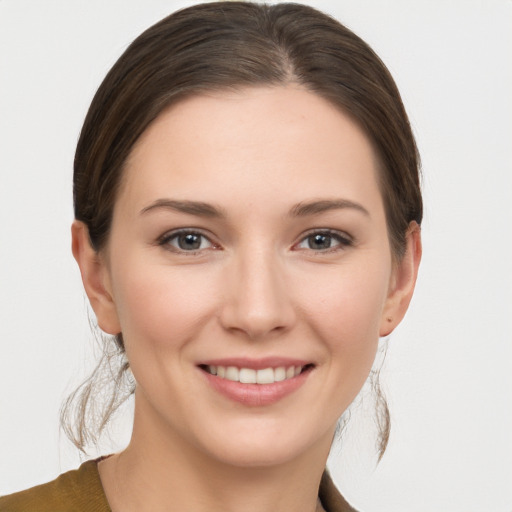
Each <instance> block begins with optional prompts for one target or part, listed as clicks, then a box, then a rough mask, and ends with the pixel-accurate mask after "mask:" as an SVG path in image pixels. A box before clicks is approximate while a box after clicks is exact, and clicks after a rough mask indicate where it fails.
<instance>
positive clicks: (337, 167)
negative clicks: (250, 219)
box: [120, 86, 380, 207]
mask: <svg viewBox="0 0 512 512" xmlns="http://www.w3.org/2000/svg"><path fill="white" fill-rule="evenodd" d="M376 169H377V162H376V158H375V153H374V151H373V149H372V146H371V143H370V141H369V140H368V138H367V136H366V135H365V134H364V132H363V131H362V130H361V129H360V128H359V126H358V125H357V124H356V123H355V122H354V121H352V120H351V118H350V117H349V116H347V115H346V114H344V113H343V112H342V111H340V110H339V109H338V108H336V107H335V106H333V105H332V104H331V103H329V102H328V101H326V100H325V99H323V98H321V97H320V96H318V95H316V94H314V93H312V92H309V91H307V90H304V89H303V88H300V87H298V86H297V87H294V86H287V87H258V88H245V89H240V90H238V91H230V92H215V93H211V94H203V95H197V96H192V97H189V98H187V99H184V100H182V101H179V102H178V103H176V104H174V105H172V106H171V107H170V108H169V109H167V110H166V111H164V112H163V113H162V114H161V115H160V116H159V117H158V118H157V119H156V120H155V121H154V122H153V123H152V124H151V125H150V126H149V128H148V129H147V130H146V131H145V132H144V133H143V135H142V136H141V137H140V139H139V141H138V142H137V144H136V145H135V147H134V149H133V150H132V153H131V155H130V157H129V159H128V162H127V165H126V168H125V175H124V179H123V182H124V183H123V187H122V190H121V194H120V196H122V199H123V200H125V201H128V202H129V203H133V204H135V203H138V204H136V207H138V206H141V207H142V206H143V205H142V204H141V202H143V201H147V200H151V199H153V200H154V199H155V198H156V196H161V195H162V194H171V195H172V196H173V197H176V196H183V197H178V198H180V199H191V198H192V199H194V200H204V201H211V200H212V196H213V199H216V200H219V201H224V200H225V201H228V202H229V200H231V199H233V198H234V197H244V196H245V197H246V199H247V200H251V201H254V200H256V199H257V194H260V200H263V199H266V200H270V199H271V198H275V199H276V200H279V201H283V200H284V199H288V200H289V202H290V203H292V202H298V201H300V200H303V198H302V196H304V195H307V196H309V197H315V196H326V194H327V195H329V194H331V195H336V196H338V195H340V194H341V195H346V196H351V195H355V196H357V195H361V193H362V192H363V191H366V192H368V188H370V189H371V191H372V193H373V195H374V196H375V194H376V197H374V199H377V201H378V202H380V194H379V192H378V186H377V179H376V172H377V170H376ZM284 193H285V194H284ZM189 196H193V197H189ZM263 196H265V197H263ZM283 196H285V197H283ZM347 198H350V197H347Z"/></svg>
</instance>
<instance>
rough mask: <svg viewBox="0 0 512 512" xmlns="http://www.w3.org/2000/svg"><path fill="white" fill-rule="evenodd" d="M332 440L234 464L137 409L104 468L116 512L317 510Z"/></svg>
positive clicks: (329, 438) (102, 477)
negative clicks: (127, 434) (123, 444)
mask: <svg viewBox="0 0 512 512" xmlns="http://www.w3.org/2000/svg"><path fill="white" fill-rule="evenodd" d="M331 439H332V435H331V433H328V435H326V438H325V439H324V440H322V443H321V446H314V447H311V448H310V449H308V450H306V451H305V452H304V453H302V454H300V455H299V456H297V457H295V458H294V459H293V460H287V461H284V462H281V463H279V464H271V465H265V466H260V467H253V466H250V465H244V466H234V465H232V464H227V463H224V462H222V461H219V460H217V459H214V458H212V457H209V456H208V455H207V454H205V453H203V452H201V451H200V450H197V449H196V448H195V447H194V446H191V445H190V444H187V443H186V442H184V441H183V439H181V438H178V437H177V436H176V435H174V434H173V433H171V432H168V431H165V429H158V428H157V426H156V424H155V421H154V420H148V418H147V415H146V414H137V408H136V414H135V423H134V430H133V435H132V439H131V442H130V444H129V446H128V447H127V448H126V449H125V450H124V451H123V452H121V453H119V454H116V455H114V456H112V457H110V458H108V459H106V460H104V461H103V462H101V463H100V466H99V470H100V476H101V480H102V483H103V486H104V488H105V492H106V495H107V499H108V501H109V503H110V506H111V508H112V511H113V512H118V511H123V512H131V511H140V510H151V511H152V512H163V511H164V510H165V511H167V510H169V508H172V509H176V510H188V511H190V512H216V511H218V512H220V511H222V512H266V511H268V512H270V511H272V512H284V511H289V510H294V511H296V512H314V511H315V510H317V500H318V487H319V483H320V479H321V476H322V472H323V470H324V467H325V463H326V459H327V456H328V452H329V448H330V443H331ZM171 505H172V507H171Z"/></svg>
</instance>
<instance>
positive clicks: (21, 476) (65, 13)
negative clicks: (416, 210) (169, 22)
mask: <svg viewBox="0 0 512 512" xmlns="http://www.w3.org/2000/svg"><path fill="white" fill-rule="evenodd" d="M191 3H192V2H187V1H163V0H109V1H108V2H105V1H104V0H53V1H50V0H46V1H44V2H43V1H39V0H0V343H1V351H0V494H2V493H7V492H11V491H14V490H18V489H21V488H24V487H27V486H31V485H34V484H36V483H41V482H43V481H47V480H49V479H52V478H54V477H55V476H56V475H57V474H58V473H60V472H61V471H64V470H67V469H70V468H73V467H76V466H77V465H78V463H79V462H80V460H79V457H78V455H77V453H76V450H75V449H74V448H73V447H71V446H70V445H69V444H68V443H67V442H66V441H65V440H64V439H63V438H62V435H60V434H59V430H58V418H57V417H58V410H59V406H60V404H61V402H62V399H63V398H64V396H65V395H66V394H67V393H68V392H69V391H70V390H72V389H73V388H74V387H75V386H76V384H78V382H79V381H80V379H81V377H82V376H83V375H84V374H85V372H86V371H87V370H88V369H89V368H90V367H91V365H92V364H93V352H92V350H91V345H92V342H91V336H90V334H89V330H88V325H87V319H86V306H85V300H84V297H85V295H84V293H83V292H82V287H81V282H80V278H79V273H78V270H77V268H76V266H75V264H74V261H73V260H72V257H71V253H70V248H69V247H70V234H69V225H70V223H71V221H72V204H71V173H72V160H73V152H74V146H75V144H76V140H77V136H78V133H79V130H80V126H81V123H82V121H83V118H84V116H85V113H86V109H87V107H88V104H89V102H90V100H91V99H92V95H93V93H94V91H95V89H96V87H97V86H98V85H99V83H100V81H101V79H102V78H103V76H104V74H105V73H106V71H107V69H108V68H109V67H110V66H111V65H112V64H113V63H114V61H115V60H116V58H117V57H118V56H119V55H120V54H121V52H122V51H123V49H124V48H125V47H126V46H127V44H128V43H129V42H130V41H131V40H132V39H133V38H134V37H135V36H136V35H138V34H139V33H140V32H141V31H142V30H143V29H145V28H146V27H148V26H149V25H150V24H152V23H153V22H155V21H157V20H158V19H160V18H161V17H163V16H164V15H166V14H168V13H169V12H171V11H173V10H175V9H176V8H178V7H183V6H185V5H189V4H191ZM310 4H312V5H314V6H315V7H318V8H320V9H323V10H325V11H327V12H330V13H332V14H333V15H335V16H336V17H337V18H338V19H340V20H341V21H342V22H344V23H345V24H347V25H348V26H349V27H350V28H352V29H353V30H354V31H355V32H356V33H358V34H359V35H360V36H362V37H363V38H364V39H366V40H367V41H368V42H369V43H370V44H371V45H372V46H373V47H374V49H375V50H376V51H377V53H379V55H380V56H381V57H382V58H383V60H384V61H385V62H386V63H387V65H388V66H389V68H390V70H391V72H392V73H393V75H394V76H395V78H396V81H397V83H398V86H399V88H400V90H401V91H402V94H403V98H404V102H405V104H406V107H407V109H408V111H409V114H410V117H411V121H412V124H413V126H414V131H415V133H416V134H417V138H418V143H419V147H420V151H421V153H422V157H423V168H424V195H425V201H426V218H425V223H424V226H423V236H424V249H425V251H424V259H423V263H422V268H421V276H420V279H419V283H418V288H417V293H416V296H415V298H414V300H413V304H412V306H411V310H410V312H409V314H408V316H407V318H406V320H405V321H404V323H403V324H402V326H401V327H400V328H399V329H398V330H397V332H396V333H395V334H393V335H392V336H391V338H390V340H389V349H388V354H387V358H386V366H385V370H384V372H383V383H384V387H385V390H386V392H387V395H388V398H389V402H390V408H391V413H392V421H393V430H392V437H391V442H390V446H389V449H388V452H387V453H386V455H385V457H384V459H383V460H382V462H381V463H380V465H379V466H377V467H376V466H375V459H374V458H372V455H371V452H372V450H373V437H372V436H373V430H372V428H371V426H372V416H371V410H370V409H371V404H370V406H368V403H367V407H366V408H364V407H356V408H355V411H354V414H353V421H352V425H351V427H349V431H348V432H347V434H346V442H345V443H344V444H343V446H342V447H341V448H339V447H338V448H335V450H334V452H333V457H332V461H331V468H332V472H333V475H334V477H335V480H336V482H337V483H338V484H339V486H340V487H341V488H342V489H343V492H344V493H345V494H346V497H347V498H348V499H349V500H350V501H351V502H352V503H353V504H354V505H355V506H356V507H357V508H360V509H362V510H364V511H366V512H372V511H378V512H386V511H393V512H401V511H404V512H405V511H407V512H421V511H434V510H435V511H453V512H471V511H481V510H485V511H486V512H510V511H511V510H512V401H511V397H512V342H511V334H510V333H511V327H512V325H511V324H512V321H511V318H512V272H511V261H512V238H511V235H512V230H511V220H512V207H511V203H512V197H511V193H512V149H511V146H512V127H511V123H512V121H511V120H512V64H511V63H512V2H511V1H510V0H485V1H484V0H480V1H477V0H451V1H442V0H436V1H432V0H416V1H411V0H391V1H383V0H341V1H335V0H330V1H328V0H325V1H312V2H310ZM365 402H368V401H367V400H363V405H364V403H365ZM126 431H127V428H126V421H125V425H124V427H123V425H121V426H119V427H116V430H115V432H114V435H113V437H119V438H121V439H125V438H126ZM121 443H122V442H121ZM116 446H117V445H115V444H114V445H111V444H108V443H106V444H105V445H104V446H103V447H102V448H101V450H103V451H105V452H109V451H111V450H113V449H115V447H116Z"/></svg>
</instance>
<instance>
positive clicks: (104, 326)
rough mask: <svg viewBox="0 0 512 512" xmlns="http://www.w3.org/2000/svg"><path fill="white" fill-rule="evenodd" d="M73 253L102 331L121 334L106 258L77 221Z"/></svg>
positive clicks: (72, 246)
mask: <svg viewBox="0 0 512 512" xmlns="http://www.w3.org/2000/svg"><path fill="white" fill-rule="evenodd" d="M71 240H72V242H71V249H72V251H73V256H74V257H75V260H76V262H77V263H78V266H79V267H80V273H81V274H82V282H83V284H84V288H85V292H86V293H87V297H88V298H89V302H90V303H91V306H92V309H93V310H94V313H95V314H96V319H97V321H98V325H99V327H100V328H101V330H103V331H105V332H106V333H108V334H119V333H120V332H121V326H120V324H119V319H118V316H117V310H116V305H115V302H114V299H113V297H112V293H111V286H110V277H109V272H108V268H107V265H106V263H105V261H104V258H102V257H101V255H100V254H99V253H98V252H97V251H96V250H95V249H94V248H93V247H92V245H91V241H90V239H89V230H88V229H87V226H86V225H85V224H84V223H83V222H80V221H78V220H75V221H74V222H73V224H72V225H71Z"/></svg>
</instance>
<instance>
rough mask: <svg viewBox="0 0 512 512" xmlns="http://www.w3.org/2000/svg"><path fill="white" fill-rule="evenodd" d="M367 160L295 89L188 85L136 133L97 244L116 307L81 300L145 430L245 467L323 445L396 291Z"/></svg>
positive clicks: (332, 112)
mask: <svg viewBox="0 0 512 512" xmlns="http://www.w3.org/2000/svg"><path fill="white" fill-rule="evenodd" d="M377 172H378V171H377V162H376V158H375V154H374V151H373V150H372V147H371V144H370V142H369V141H368V139H367V137H366V136H365V134H364V133H363V132H362V131H361V130H360V129H359V128H358V126H357V125H356V124H355V123H354V122H353V121H352V120H351V119H350V118H349V117H348V116H346V115H344V114H343V113H342V112H340V111H339V110H338V109H336V108H335V107H333V106H332V105H330V104H329V103H328V102H326V101H325V100H323V99H322V98H320V97H318V96H316V95H315V94H313V93H311V92H308V91H305V90H303V89H300V88H293V87H286V88H284V87H279V88H251V89H242V90H240V91H239V92H229V93H214V94H211V95H204V96H196V97H192V98H189V99H186V100H184V101H182V102H180V103H178V104H176V105H174V106H173V107H171V108H170V109H169V110H167V111H166V112H164V113H163V114H161V115H160V117H159V118H158V119H157V120H156V121H155V122H154V123H153V124H152V125H151V126H150V127H149V128H148V130H147V131H146V132H145V133H144V134H143V136H142V137H141V139H140V140H139V142H138V143H137V145H136V146H135V148H134V149H133V151H132V154H131V156H130V158H129V161H128V163H127V166H126V170H125V175H124V180H123V183H122V187H121V189H120V193H119V196H118V199H117V202H116V205H115V209H114V216H113V223H112V230H111V234H110V238H109V243H108V246H107V248H106V250H105V251H104V253H103V254H102V263H101V265H102V268H103V271H104V273H103V276H104V277H103V284H104V287H105V290H106V291H105V294H106V296H107V298H108V299H106V300H108V301H111V305H110V306H109V307H103V306H101V304H100V305H98V304H96V306H95V305H94V303H93V306H95V310H96V313H97V316H98V322H99V324H100V326H101V327H102V328H104V330H107V331H110V332H112V333H116V332H119V331H121V332H122V334H123V338H124V342H125V346H126V352H127V356H128V359H129V361H130V365H131V368H132V371H133V374H134V376H135V379H136V381H137V394H136V412H135V415H136V425H137V421H138V422H139V426H140V427H139V428H140V429H141V430H146V431H147V432H146V433H148V434H149V432H151V435H152V436H153V437H154V436H155V435H156V433H158V435H159V434H162V433H165V437H166V438H172V439H175V440H176V441H179V442H180V443H181V445H182V446H186V447H187V449H190V450H191V451H195V452H197V453H201V454H202V455H203V456H207V457H210V458H211V459H215V460H220V461H223V462H227V463H229V464H235V465H240V466H247V465H251V466H255V465H263V466H264V465H270V464H278V463H282V462H286V461H290V460H293V459H294V458H297V457H300V456H302V455H304V454H306V453H310V452H318V451H319V450H324V451H326V450H328V448H329V446H330V443H331V441H332V436H333V432H334V429H335V425H336V422H337V420H338V418H339V416H340V415H341V414H342V413H343V411H344V410H345V409H346V408H347V406H348V405H349V404H350V402H351V401H352V400H353V399H354V397H355V396H356V394H357V393H358V391H359V390H360V388H361V387H362V385H363V383H364V381H365V379H366V378H367V376H368V373H369V371H370V368H371V366H372V363H373V360H374V356H375V353H376V349H377V343H378V338H379V334H383V333H384V334H385V333H386V332H385V331H386V328H387V327H386V325H387V322H389V316H390V314H392V313H393V311H392V308H393V304H394V303H395V302H396V297H395V295H396V289H397V283H398V279H397V275H396V273H397V267H395V266H394V265H393V262H392V256H391V253H390V246H389V240H388V233H387V228H386V218H385V213H384V206H383V201H382V197H381V194H380V191H379V187H378V184H377ZM390 312H391V313H390ZM388 330H389V328H388Z"/></svg>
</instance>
